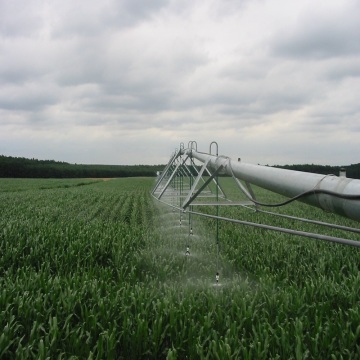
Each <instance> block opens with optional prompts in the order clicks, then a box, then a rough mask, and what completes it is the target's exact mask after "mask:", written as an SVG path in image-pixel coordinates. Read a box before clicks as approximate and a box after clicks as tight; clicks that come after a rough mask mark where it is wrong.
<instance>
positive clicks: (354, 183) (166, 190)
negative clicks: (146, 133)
mask: <svg viewBox="0 0 360 360" xmlns="http://www.w3.org/2000/svg"><path fill="white" fill-rule="evenodd" d="M213 149H214V150H215V154H213V153H212V150H213ZM219 176H220V177H230V178H232V179H233V181H234V183H235V184H236V186H237V187H238V189H239V190H240V192H241V193H242V194H243V195H242V196H243V197H244V199H243V200H241V201H234V200H233V199H231V198H230V196H227V194H226V191H225V190H224V187H223V186H221V183H220V181H219ZM252 186H258V187H261V188H263V189H267V190H270V191H271V192H274V193H277V194H280V195H283V196H285V197H287V198H289V199H287V200H286V201H283V202H281V203H277V204H268V203H263V202H260V201H257V199H256V196H255V192H254V191H253V187H252ZM152 195H153V196H154V197H155V198H156V199H157V200H159V201H161V202H163V203H165V204H167V205H169V206H171V207H173V208H174V209H177V210H179V212H180V213H182V214H185V213H188V214H189V217H190V216H191V215H199V216H204V217H209V218H213V219H216V220H217V221H218V220H223V221H230V222H234V223H239V224H242V225H248V226H254V227H259V228H263V229H268V230H274V231H280V232H284V233H289V234H294V235H300V236H306V237H310V238H314V239H320V240H327V241H332V242H337V243H341V244H345V245H350V246H355V247H360V241H356V240H350V239H344V238H338V237H334V236H328V235H322V234H317V233H310V232H303V231H298V230H294V229H289V228H282V227H277V226H273V225H265V224H262V223H254V222H249V221H243V220H240V219H231V218H227V217H220V216H219V212H218V209H219V207H220V206H242V207H244V208H248V209H250V210H251V209H252V210H253V211H257V212H260V213H268V214H272V215H276V216H282V217H286V218H291V219H292V220H298V221H303V222H308V223H314V224H317V225H322V226H328V227H330V228H336V229H341V230H345V231H349V232H352V233H360V229H358V228H352V227H347V226H342V225H335V224H332V223H324V222H320V221H316V220H311V219H304V218H298V217H294V216H289V215H285V214H278V213H273V212H269V211H264V210H262V209H261V208H263V207H280V206H284V205H286V204H288V203H290V202H292V201H295V200H300V201H302V202H304V203H307V204H309V205H312V206H316V207H319V208H321V209H323V210H324V211H327V212H331V213H335V214H339V215H342V216H345V217H348V218H350V219H354V220H357V221H360V180H356V179H350V178H347V177H346V173H345V171H341V172H340V174H339V176H335V175H321V174H314V173H305V172H300V171H293V170H285V169H279V168H273V167H269V166H261V165H252V164H247V163H244V162H242V161H241V159H240V158H239V159H237V160H236V161H234V160H232V159H230V158H229V157H227V156H219V155H218V145H217V143H216V142H212V143H211V144H210V149H209V153H204V152H199V151H198V150H197V143H196V142H195V141H190V142H189V144H188V147H187V148H185V146H184V144H183V143H181V144H180V149H179V150H176V151H175V152H174V153H173V154H172V156H171V157H170V160H169V162H168V164H167V166H166V167H165V169H164V170H163V171H162V173H160V174H159V176H158V179H157V181H156V184H155V187H154V189H153V190H152ZM201 205H203V206H204V205H206V206H215V207H216V209H217V211H216V215H209V214H206V213H202V212H199V211H194V208H195V207H199V206H201ZM180 221H181V215H180ZM217 232H218V227H217ZM189 233H190V234H191V233H192V228H191V221H189ZM217 239H218V233H217Z"/></svg>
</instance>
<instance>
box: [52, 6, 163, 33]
mask: <svg viewBox="0 0 360 360" xmlns="http://www.w3.org/2000/svg"><path fill="white" fill-rule="evenodd" d="M166 4H167V1H166V0H154V1H142V0H121V1H117V0H110V1H107V2H101V1H100V2H89V1H85V0H82V1H76V2H64V1H61V0H57V2H56V8H57V10H58V12H57V13H55V14H52V16H53V17H54V19H55V21H54V24H53V29H52V34H53V36H55V37H63V36H65V37H69V36H74V35H75V36H85V37H88V36H98V35H99V34H101V33H104V32H105V33H106V32H107V31H110V30H112V29H114V28H115V29H116V28H118V29H122V28H126V27H129V26H133V25H135V24H138V23H139V22H141V21H144V20H146V19H147V18H148V17H150V16H151V14H152V13H153V12H155V11H158V10H159V9H161V8H162V7H164V6H165V5H166ZM79 14H81V16H79Z"/></svg>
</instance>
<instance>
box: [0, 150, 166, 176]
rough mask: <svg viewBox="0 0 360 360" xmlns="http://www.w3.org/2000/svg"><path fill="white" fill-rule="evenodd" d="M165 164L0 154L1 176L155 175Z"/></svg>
mask: <svg viewBox="0 0 360 360" xmlns="http://www.w3.org/2000/svg"><path fill="white" fill-rule="evenodd" d="M164 166H165V165H82V164H69V163H67V162H59V161H54V160H37V159H26V158H20V157H11V156H4V155H0V177H2V178H113V177H136V176H156V172H157V171H161V170H162V169H164Z"/></svg>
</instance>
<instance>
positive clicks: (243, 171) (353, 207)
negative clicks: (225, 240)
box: [182, 149, 360, 221]
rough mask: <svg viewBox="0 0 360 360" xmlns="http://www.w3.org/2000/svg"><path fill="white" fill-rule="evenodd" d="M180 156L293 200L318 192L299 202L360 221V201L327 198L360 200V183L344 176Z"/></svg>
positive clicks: (203, 156)
mask: <svg viewBox="0 0 360 360" xmlns="http://www.w3.org/2000/svg"><path fill="white" fill-rule="evenodd" d="M182 152H183V153H185V154H187V155H189V156H191V157H193V158H195V159H197V160H198V161H200V162H202V163H204V162H206V161H207V160H209V163H208V167H209V168H210V169H212V170H216V169H217V168H218V167H219V166H221V165H223V167H224V168H223V170H222V173H225V174H227V175H229V176H232V175H234V176H235V177H236V178H238V179H240V180H243V181H247V182H249V183H251V184H254V185H257V186H259V187H261V188H264V189H267V190H270V191H273V192H275V193H278V194H281V195H284V196H286V197H289V198H293V197H295V196H297V195H299V194H302V193H304V192H306V191H312V190H320V191H319V193H314V194H312V195H308V196H306V197H303V198H301V200H300V201H302V202H305V203H308V204H310V205H313V206H316V207H319V208H321V209H323V210H325V211H329V212H332V213H336V214H339V215H343V216H346V217H348V218H351V219H354V220H357V221H360V200H358V199H356V200H349V199H345V198H342V197H338V196H333V195H331V194H326V193H321V191H328V192H333V193H337V194H340V195H358V196H360V180H356V179H349V178H346V177H344V176H340V177H338V176H334V175H320V174H314V173H306V172H301V171H294V170H286V169H279V168H274V167H270V166H262V165H253V164H247V163H243V162H241V161H234V160H231V159H230V158H228V157H224V156H215V155H210V154H206V153H201V152H198V151H195V150H193V149H184V150H182Z"/></svg>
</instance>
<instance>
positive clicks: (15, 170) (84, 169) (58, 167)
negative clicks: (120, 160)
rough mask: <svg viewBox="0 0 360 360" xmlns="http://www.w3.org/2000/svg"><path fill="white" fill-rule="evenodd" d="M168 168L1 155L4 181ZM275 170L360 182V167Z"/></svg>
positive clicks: (135, 173)
mask: <svg viewBox="0 0 360 360" xmlns="http://www.w3.org/2000/svg"><path fill="white" fill-rule="evenodd" d="M164 167H165V165H83V164H70V163H67V162H61V161H55V160H37V159H27V158H23V157H12V156H4V155H0V177H3V178H4V177H6V178H112V177H136V176H156V173H157V172H158V171H162V170H163V169H164ZM274 167H278V168H282V169H289V170H297V171H304V172H311V173H316V174H324V175H328V174H334V175H339V172H340V169H341V168H344V169H345V170H346V176H347V177H349V178H353V179H360V163H359V164H351V165H347V166H330V165H315V164H304V165H281V166H280V165H275V166H274Z"/></svg>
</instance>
